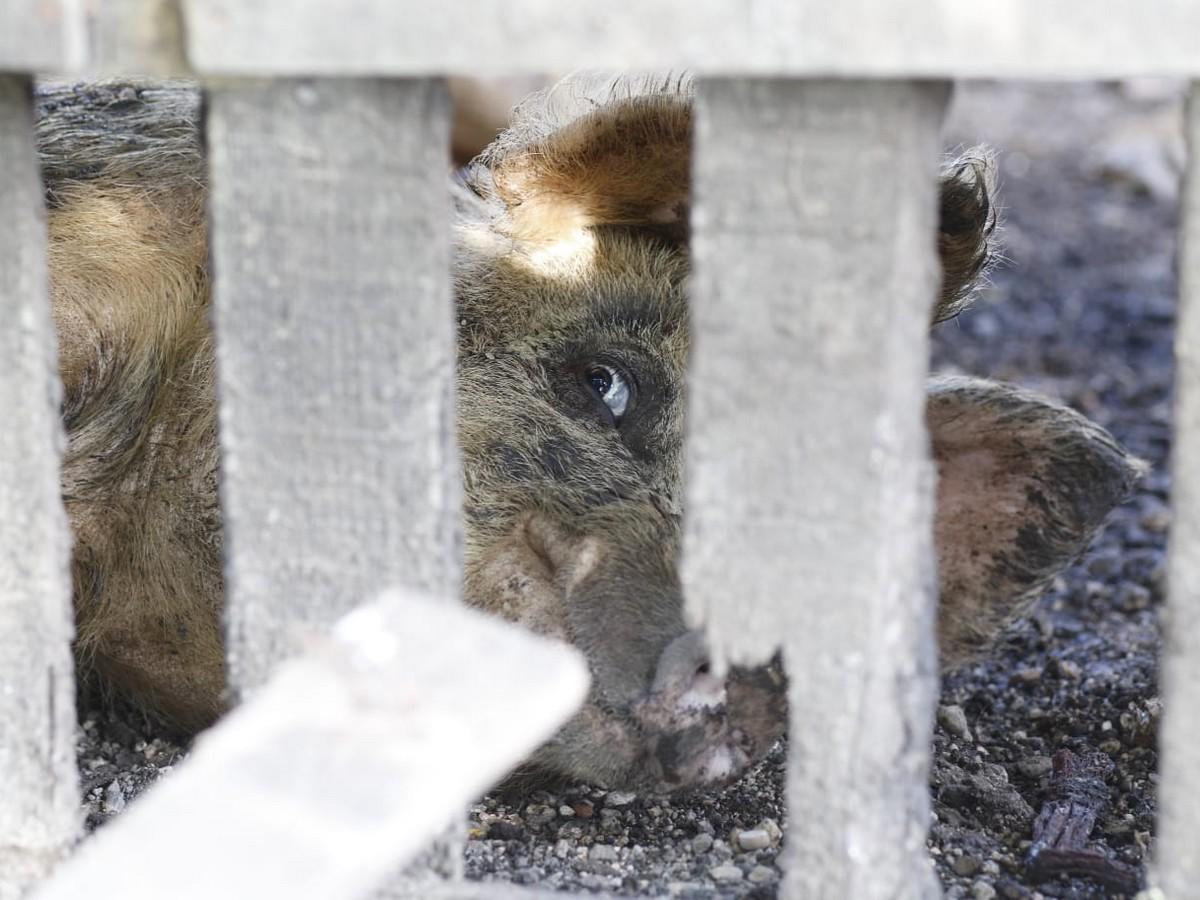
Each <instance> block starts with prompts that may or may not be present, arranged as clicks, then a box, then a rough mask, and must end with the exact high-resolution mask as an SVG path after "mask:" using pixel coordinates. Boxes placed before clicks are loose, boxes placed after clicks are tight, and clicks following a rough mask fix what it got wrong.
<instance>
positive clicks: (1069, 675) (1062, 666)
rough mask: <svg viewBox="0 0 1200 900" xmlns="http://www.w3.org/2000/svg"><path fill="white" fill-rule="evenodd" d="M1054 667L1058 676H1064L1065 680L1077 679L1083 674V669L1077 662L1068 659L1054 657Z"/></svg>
mask: <svg viewBox="0 0 1200 900" xmlns="http://www.w3.org/2000/svg"><path fill="white" fill-rule="evenodd" d="M1054 669H1055V671H1056V672H1057V673H1058V675H1059V677H1060V678H1065V679H1066V680H1067V681H1078V680H1079V678H1080V676H1082V675H1083V669H1081V668H1080V667H1079V663H1076V662H1072V661H1071V660H1069V659H1056V660H1055V661H1054Z"/></svg>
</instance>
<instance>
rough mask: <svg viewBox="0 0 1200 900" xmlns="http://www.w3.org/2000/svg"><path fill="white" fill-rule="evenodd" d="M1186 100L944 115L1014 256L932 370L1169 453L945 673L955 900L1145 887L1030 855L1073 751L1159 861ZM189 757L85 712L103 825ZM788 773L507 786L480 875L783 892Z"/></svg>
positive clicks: (478, 827)
mask: <svg viewBox="0 0 1200 900" xmlns="http://www.w3.org/2000/svg"><path fill="white" fill-rule="evenodd" d="M1180 102H1181V89H1180V87H1179V86H1178V85H1173V84H1166V83H1160V82H1136V83H1122V84H1118V85H1111V84H1110V85H1073V86H1072V85H1040V86H1038V85H1009V86H997V85H990V84H973V85H970V86H967V87H965V88H964V89H963V90H961V91H960V93H959V96H958V99H957V100H956V104H955V108H954V111H953V114H952V115H951V118H950V121H949V123H948V126H947V131H948V134H949V135H950V139H951V142H952V143H953V142H957V141H961V142H962V143H963V144H964V145H971V144H975V143H987V144H990V145H992V146H993V147H995V148H996V149H997V150H998V151H999V154H1000V157H999V158H1000V173H1001V182H1002V200H1003V203H1004V205H1005V207H1006V212H1005V220H1006V228H1005V243H1006V245H1007V250H1006V255H1007V257H1008V259H1009V261H1008V263H1007V264H1006V265H1005V266H1004V267H1002V268H1001V269H999V270H998V271H997V272H996V273H995V274H994V276H993V285H992V287H991V288H990V289H989V290H988V291H987V292H986V296H985V297H984V298H983V300H982V301H981V302H980V303H979V304H978V305H977V306H976V307H975V309H973V310H971V311H969V312H967V313H965V314H964V315H962V316H961V317H960V318H959V319H958V320H957V321H956V322H951V323H947V324H946V325H943V326H942V327H941V328H940V329H939V330H938V332H937V333H936V334H935V338H934V360H933V364H934V368H935V369H937V370H942V371H962V372H969V373H973V374H977V375H983V376H987V377H991V378H998V379H1004V380H1009V381H1014V382H1020V383H1023V384H1025V385H1028V386H1031V387H1034V388H1036V389H1038V390H1041V391H1043V392H1045V393H1047V394H1050V395H1052V396H1057V397H1059V398H1061V399H1062V400H1064V401H1066V402H1067V403H1069V404H1071V405H1073V406H1075V407H1076V408H1078V409H1080V410H1082V411H1083V412H1085V413H1086V414H1087V415H1089V416H1090V417H1092V418H1093V419H1095V420H1096V421H1098V422H1100V423H1102V424H1103V425H1105V426H1106V427H1108V428H1110V429H1111V430H1112V431H1113V433H1114V434H1115V435H1116V436H1117V438H1118V439H1119V440H1121V441H1122V442H1123V443H1124V444H1125V445H1126V446H1127V447H1129V448H1130V449H1131V450H1133V451H1134V452H1135V453H1137V454H1139V455H1140V456H1142V457H1144V458H1145V459H1147V460H1148V461H1149V462H1150V463H1151V464H1152V466H1153V470H1152V473H1151V475H1150V476H1149V477H1148V478H1147V479H1146V480H1145V482H1144V484H1143V485H1142V487H1141V489H1140V491H1139V492H1138V494H1137V496H1136V497H1135V498H1134V499H1133V501H1131V502H1130V503H1128V504H1127V505H1126V506H1125V507H1123V508H1122V509H1121V510H1119V511H1118V512H1117V514H1116V515H1115V516H1114V517H1113V520H1112V522H1111V524H1110V525H1109V527H1108V528H1107V530H1106V531H1105V532H1104V534H1103V535H1102V536H1101V537H1100V538H1099V539H1098V540H1097V542H1096V543H1095V545H1094V546H1093V547H1092V549H1091V550H1090V551H1089V553H1088V554H1087V555H1086V556H1085V557H1084V559H1082V560H1081V561H1080V562H1079V563H1078V564H1077V565H1075V566H1074V567H1072V568H1071V569H1070V570H1069V571H1068V572H1067V573H1066V574H1065V575H1064V576H1063V577H1062V578H1061V579H1059V580H1058V582H1057V583H1056V584H1055V586H1054V588H1053V590H1052V591H1051V592H1050V593H1049V595H1048V596H1047V597H1046V598H1045V599H1044V600H1043V601H1042V602H1041V603H1040V604H1039V605H1038V607H1037V608H1036V610H1035V612H1034V613H1033V615H1032V616H1030V617H1029V618H1028V619H1026V620H1024V621H1022V622H1020V623H1018V624H1016V625H1015V626H1013V627H1012V628H1011V629H1010V630H1009V631H1008V632H1007V634H1006V635H1005V637H1004V639H1003V640H1002V641H1001V642H1000V644H999V646H998V648H997V650H996V652H995V653H994V654H993V655H992V656H991V657H989V658H988V659H987V660H985V661H981V662H979V663H978V664H976V665H970V666H967V667H964V668H962V669H960V670H958V671H955V672H952V673H949V674H947V675H946V677H945V679H944V685H943V696H942V699H941V704H942V705H941V707H940V708H939V712H938V726H937V732H936V736H935V753H934V765H933V771H932V774H931V790H932V793H933V798H934V802H933V810H934V815H933V821H932V823H931V824H932V827H931V833H930V839H929V847H930V852H931V854H932V858H933V861H934V864H935V866H936V869H937V872H938V874H939V876H940V877H941V879H942V881H943V884H944V886H945V888H946V895H947V897H949V898H962V897H970V898H974V900H988V898H992V897H997V896H999V897H1004V898H1037V897H1062V898H1092V897H1103V896H1126V895H1127V894H1124V893H1121V892H1120V891H1111V890H1110V891H1108V892H1107V893H1106V889H1105V888H1104V887H1103V886H1102V885H1101V884H1100V883H1099V882H1098V881H1097V880H1096V879H1095V878H1076V879H1069V878H1067V877H1065V876H1059V877H1057V878H1055V879H1051V880H1049V881H1045V882H1042V883H1041V884H1035V883H1034V877H1033V875H1032V874H1031V873H1030V872H1029V871H1028V869H1027V866H1026V857H1027V854H1028V851H1029V848H1030V843H1031V840H1032V837H1033V826H1034V820H1035V816H1036V815H1037V812H1038V810H1039V809H1040V808H1041V806H1042V804H1043V803H1044V802H1045V801H1046V800H1047V799H1050V798H1051V797H1052V796H1053V795H1054V791H1055V789H1056V788H1055V784H1056V782H1055V779H1054V776H1053V774H1052V771H1051V770H1052V767H1053V765H1054V763H1053V761H1052V760H1053V759H1054V758H1055V755H1056V754H1059V756H1058V757H1057V758H1058V759H1059V761H1060V764H1061V761H1062V760H1063V759H1064V757H1063V756H1062V755H1061V754H1060V751H1062V750H1064V749H1067V750H1070V751H1071V752H1073V753H1074V754H1075V755H1076V756H1077V757H1078V758H1081V759H1084V758H1094V757H1093V756H1092V755H1094V754H1096V753H1099V754H1103V756H1104V757H1106V758H1107V760H1110V761H1111V765H1110V766H1109V767H1110V768H1111V772H1110V773H1108V774H1107V777H1106V780H1105V783H1104V786H1103V787H1102V788H1101V790H1102V791H1103V790H1105V789H1106V790H1107V792H1108V794H1109V796H1108V802H1107V803H1106V804H1105V805H1104V808H1103V810H1102V811H1101V813H1100V815H1099V818H1098V819H1097V821H1096V826H1095V829H1094V831H1093V833H1092V841H1093V846H1094V847H1095V848H1097V849H1098V850H1099V851H1101V852H1102V854H1104V855H1105V856H1106V857H1110V858H1112V859H1115V860H1118V861H1120V862H1124V863H1128V864H1129V865H1131V866H1132V867H1134V869H1135V870H1136V871H1139V872H1140V871H1141V870H1142V868H1143V867H1144V864H1145V862H1146V861H1147V860H1148V858H1149V856H1150V854H1151V852H1152V849H1153V818H1154V810H1155V805H1154V803H1155V800H1154V795H1155V783H1156V775H1155V769H1156V764H1157V756H1156V751H1155V739H1156V732H1157V722H1158V716H1159V711H1160V704H1159V699H1158V684H1157V661H1156V656H1157V652H1158V648H1159V645H1160V639H1159V608H1160V604H1161V601H1162V587H1163V574H1164V561H1163V551H1164V546H1165V540H1166V531H1167V528H1168V526H1169V521H1170V516H1169V511H1168V507H1167V496H1168V492H1169V489H1170V478H1169V475H1168V473H1167V468H1166V460H1167V453H1168V450H1169V445H1170V413H1171V409H1170V399H1171V398H1170V393H1171V371H1172V360H1171V343H1170V342H1171V328H1172V323H1173V318H1174V304H1175V299H1174V298H1175V281H1174V271H1173V255H1174V252H1175V243H1174V235H1175V227H1176V224H1177V215H1178V208H1177V207H1178V196H1177V194H1178V184H1177V176H1178V171H1179V167H1180V163H1181V159H1182V155H1183V147H1182V138H1181V135H1180V132H1179V128H1180V109H1181V105H1180ZM183 754H184V751H183V750H182V749H181V748H180V747H179V746H178V745H177V744H175V743H172V742H171V741H170V740H168V739H165V738H164V737H163V736H162V735H156V733H155V731H154V729H153V728H152V726H150V725H149V723H146V722H144V721H142V720H140V719H139V717H138V716H137V715H135V714H132V713H130V712H129V711H128V710H123V709H108V710H100V709H96V708H92V709H91V710H90V711H88V712H86V713H85V715H84V721H83V725H82V729H81V734H80V751H79V759H80V767H81V772H82V777H83V786H84V793H85V799H84V803H85V806H86V809H87V815H88V822H89V825H91V826H96V825H99V824H100V823H102V822H104V821H105V820H106V819H108V818H110V817H111V816H114V815H116V814H118V813H120V811H121V810H122V809H124V808H125V806H126V804H127V803H128V802H129V801H130V800H131V799H133V798H134V797H135V796H136V795H137V794H138V793H139V792H140V791H141V790H142V789H144V788H145V787H146V786H147V785H148V784H151V783H153V781H154V780H156V779H157V778H158V777H160V776H162V775H163V774H164V773H166V772H169V771H170V768H171V766H173V765H174V764H175V763H176V762H177V761H178V760H179V759H180V758H181V756H183ZM1106 765H1108V764H1106ZM782 772H783V750H782V748H777V749H776V751H775V752H774V753H773V754H772V755H771V756H770V757H769V758H768V759H766V760H765V761H764V762H763V763H762V764H761V765H760V766H758V767H757V768H756V769H755V770H754V771H753V772H751V773H750V774H749V775H748V776H747V777H746V778H744V779H742V780H741V781H740V782H738V783H737V784H736V785H733V786H732V787H730V788H728V789H727V790H725V791H723V792H721V793H719V794H716V795H713V796H707V797H697V798H690V799H683V800H672V801H666V800H661V799H657V800H656V799H653V798H645V797H634V796H631V795H623V794H620V793H616V792H607V793H606V792H605V791H602V790H597V789H594V788H590V787H588V786H584V785H580V786H576V787H572V788H567V789H563V790H559V791H557V792H556V793H553V794H551V793H545V792H534V793H532V794H525V795H523V796H514V795H503V794H494V795H489V796H488V797H485V798H484V799H483V800H482V801H481V802H479V803H478V804H476V805H475V806H473V807H472V808H471V811H470V820H469V829H470V832H469V833H470V840H469V841H468V843H467V847H466V858H465V866H466V872H467V874H468V876H469V877H470V878H472V879H484V880H488V879H497V880H503V881H511V882H515V883H518V884H537V885H540V886H542V887H546V888H571V889H583V890H599V891H609V892H613V893H620V894H643V895H664V894H666V895H674V896H683V897H713V896H719V897H772V896H774V895H775V893H776V890H777V884H778V880H779V870H778V868H777V867H776V865H775V859H776V854H777V852H778V849H779V843H780V839H781V828H783V827H785V814H784V808H783V806H784V805H783V799H782Z"/></svg>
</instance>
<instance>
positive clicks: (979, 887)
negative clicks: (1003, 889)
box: [971, 881, 996, 900]
mask: <svg viewBox="0 0 1200 900" xmlns="http://www.w3.org/2000/svg"><path fill="white" fill-rule="evenodd" d="M995 896H996V889H995V888H994V887H992V886H991V885H990V884H988V883H987V882H986V881H977V882H975V883H974V884H973V885H971V897H972V898H974V900H994V898H995Z"/></svg>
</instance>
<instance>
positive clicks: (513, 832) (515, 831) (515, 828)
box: [487, 821, 525, 841]
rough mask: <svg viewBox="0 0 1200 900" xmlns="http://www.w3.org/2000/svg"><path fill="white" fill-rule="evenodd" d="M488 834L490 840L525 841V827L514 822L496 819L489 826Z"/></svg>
mask: <svg viewBox="0 0 1200 900" xmlns="http://www.w3.org/2000/svg"><path fill="white" fill-rule="evenodd" d="M487 836H488V840H489V841H523V840H525V829H524V828H522V827H521V826H520V825H514V824H513V823H512V822H504V821H496V822H493V823H492V824H491V825H489V826H488V830H487Z"/></svg>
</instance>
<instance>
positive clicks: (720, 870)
mask: <svg viewBox="0 0 1200 900" xmlns="http://www.w3.org/2000/svg"><path fill="white" fill-rule="evenodd" d="M708 874H709V876H710V877H711V878H712V880H713V881H715V882H717V883H718V884H730V883H732V882H734V881H741V880H742V878H743V876H742V870H741V869H739V868H738V867H737V866H735V865H733V864H731V863H725V864H724V865H720V866H713V867H712V868H711V869H709V870H708Z"/></svg>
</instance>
